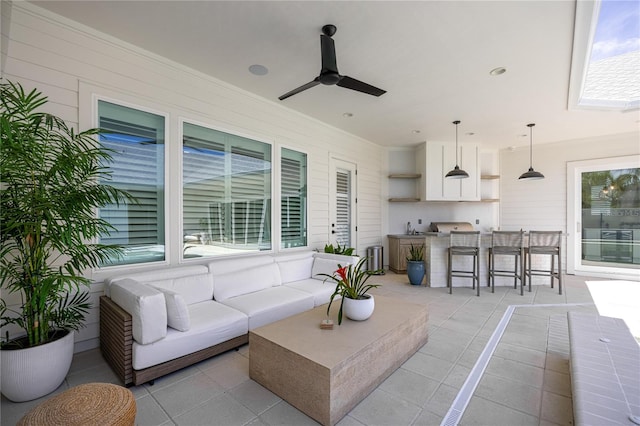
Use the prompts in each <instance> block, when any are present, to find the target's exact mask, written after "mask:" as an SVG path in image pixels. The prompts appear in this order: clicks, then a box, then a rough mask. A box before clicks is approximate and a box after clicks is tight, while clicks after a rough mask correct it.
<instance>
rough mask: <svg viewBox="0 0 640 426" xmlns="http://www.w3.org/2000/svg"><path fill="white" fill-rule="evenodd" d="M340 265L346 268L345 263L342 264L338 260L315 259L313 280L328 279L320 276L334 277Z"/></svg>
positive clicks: (312, 273)
mask: <svg viewBox="0 0 640 426" xmlns="http://www.w3.org/2000/svg"><path fill="white" fill-rule="evenodd" d="M338 264H340V265H342V266H345V263H340V262H338V261H337V260H333V259H323V258H321V257H316V258H314V259H313V268H312V269H311V276H312V277H313V278H317V279H321V280H324V279H325V278H327V277H325V276H322V275H320V274H327V275H333V274H334V273H335V272H336V271H337V270H338Z"/></svg>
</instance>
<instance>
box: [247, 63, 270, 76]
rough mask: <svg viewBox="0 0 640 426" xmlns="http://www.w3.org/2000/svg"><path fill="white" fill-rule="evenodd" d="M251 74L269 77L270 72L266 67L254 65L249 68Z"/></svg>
mask: <svg viewBox="0 0 640 426" xmlns="http://www.w3.org/2000/svg"><path fill="white" fill-rule="evenodd" d="M249 72H250V73H251V74H253V75H267V74H268V73H269V70H268V69H267V67H265V66H264V65H260V64H254V65H251V66H250V67H249Z"/></svg>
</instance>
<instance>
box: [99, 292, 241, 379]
mask: <svg viewBox="0 0 640 426" xmlns="http://www.w3.org/2000/svg"><path fill="white" fill-rule="evenodd" d="M131 323H132V320H131V315H129V313H127V312H126V311H125V310H124V309H122V308H121V307H120V306H118V305H117V304H116V303H114V302H113V301H112V300H111V299H110V298H108V297H107V296H101V297H100V351H101V352H102V356H103V357H104V359H105V360H106V361H107V363H108V364H109V365H110V366H111V368H112V369H113V371H114V372H115V373H116V374H117V375H118V377H119V378H120V379H121V380H122V382H123V383H124V384H125V386H130V385H141V384H143V383H146V382H149V381H152V380H154V379H156V378H158V377H162V376H164V375H166V374H169V373H172V372H174V371H177V370H180V369H182V368H185V367H188V366H190V365H192V364H195V363H197V362H200V361H203V360H205V359H207V358H211V357H212V356H215V355H218V354H221V353H223V352H226V351H229V350H231V349H235V348H237V347H239V346H242V345H244V344H246V343H248V342H249V335H248V334H244V335H242V336H238V337H235V338H233V339H231V340H227V341H226V342H222V343H220V344H217V345H214V346H211V347H209V348H206V349H202V350H200V351H198V352H194V353H192V354H189V355H185V356H183V357H180V358H176V359H173V360H171V361H167V362H164V363H162V364H158V365H154V366H152V367H149V368H145V369H143V370H134V369H133V365H132V363H133V359H132V350H133V332H132V329H133V327H132V324H131Z"/></svg>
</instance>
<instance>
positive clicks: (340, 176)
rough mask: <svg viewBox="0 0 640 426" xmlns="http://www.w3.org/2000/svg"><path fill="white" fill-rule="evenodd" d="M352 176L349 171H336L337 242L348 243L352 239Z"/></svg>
mask: <svg viewBox="0 0 640 426" xmlns="http://www.w3.org/2000/svg"><path fill="white" fill-rule="evenodd" d="M350 181H351V176H350V174H349V172H343V171H340V170H338V171H337V172H336V242H337V243H338V244H340V245H348V244H349V241H351V238H350V236H351V235H350V234H351V231H350V229H349V223H351V221H350V218H351V206H350V205H349V200H350V199H351V197H350V194H349V188H350V187H351V185H350Z"/></svg>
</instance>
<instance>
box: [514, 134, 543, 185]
mask: <svg viewBox="0 0 640 426" xmlns="http://www.w3.org/2000/svg"><path fill="white" fill-rule="evenodd" d="M533 126H535V123H529V124H527V127H528V128H529V170H527V171H526V172H524V173H523V174H521V175H520V177H519V178H518V179H523V180H538V179H544V175H543V174H542V173H540V172H536V171H535V170H533V164H532V161H533Z"/></svg>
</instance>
